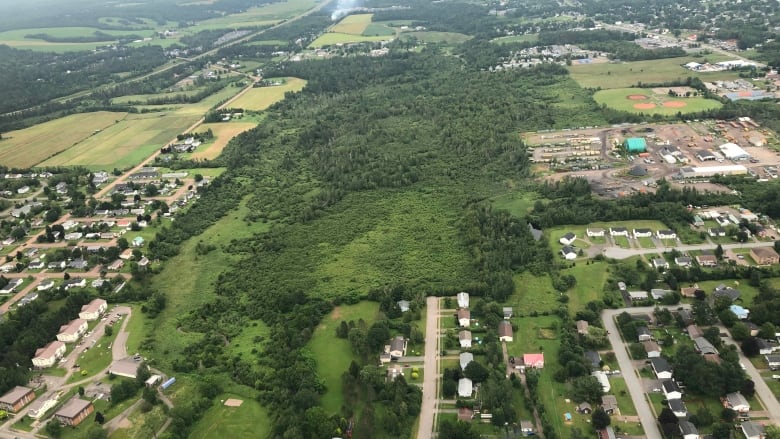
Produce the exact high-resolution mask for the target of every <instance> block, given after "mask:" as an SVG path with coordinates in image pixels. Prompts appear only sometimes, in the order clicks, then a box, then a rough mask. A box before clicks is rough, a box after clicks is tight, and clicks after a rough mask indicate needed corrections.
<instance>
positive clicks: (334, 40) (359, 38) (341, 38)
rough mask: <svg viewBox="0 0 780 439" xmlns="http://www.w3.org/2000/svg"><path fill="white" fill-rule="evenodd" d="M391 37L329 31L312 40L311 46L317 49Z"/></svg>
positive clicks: (383, 39)
mask: <svg viewBox="0 0 780 439" xmlns="http://www.w3.org/2000/svg"><path fill="white" fill-rule="evenodd" d="M389 39H391V38H390V37H386V36H364V35H353V34H342V33H335V32H327V33H324V34H322V35H321V36H320V37H319V38H317V39H316V40H314V41H312V43H311V44H309V47H310V48H313V49H317V48H320V47H325V46H333V45H336V44H348V43H364V42H378V41H387V40H389Z"/></svg>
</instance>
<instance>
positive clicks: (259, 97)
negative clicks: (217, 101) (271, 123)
mask: <svg viewBox="0 0 780 439" xmlns="http://www.w3.org/2000/svg"><path fill="white" fill-rule="evenodd" d="M270 80H273V79H270ZM284 80H285V83H284V84H282V85H275V86H270V87H256V88H253V89H251V90H249V91H248V92H246V93H244V94H243V95H242V96H241V97H240V98H238V99H236V100H235V101H233V103H232V104H230V106H231V107H235V108H243V109H245V110H252V111H263V110H265V109H266V108H268V107H270V106H271V105H273V104H275V103H277V102H279V101H281V100H282V99H284V94H285V93H287V92H288V91H292V92H297V91H301V90H303V87H304V86H305V85H306V81H305V80H303V79H299V78H284Z"/></svg>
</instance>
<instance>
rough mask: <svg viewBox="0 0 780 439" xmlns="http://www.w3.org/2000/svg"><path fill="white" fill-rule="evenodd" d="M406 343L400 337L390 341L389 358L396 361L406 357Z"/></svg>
mask: <svg viewBox="0 0 780 439" xmlns="http://www.w3.org/2000/svg"><path fill="white" fill-rule="evenodd" d="M406 345H407V341H406V339H405V338H403V337H402V336H400V335H399V336H397V337H395V338H393V339H392V340H390V358H391V359H393V360H397V359H399V358H401V357H403V356H405V355H406Z"/></svg>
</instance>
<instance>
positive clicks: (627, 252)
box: [603, 242, 772, 259]
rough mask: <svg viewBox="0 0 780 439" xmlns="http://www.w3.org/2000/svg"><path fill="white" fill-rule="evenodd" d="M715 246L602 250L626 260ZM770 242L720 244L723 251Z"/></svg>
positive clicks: (605, 254) (611, 248)
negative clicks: (671, 251) (673, 250)
mask: <svg viewBox="0 0 780 439" xmlns="http://www.w3.org/2000/svg"><path fill="white" fill-rule="evenodd" d="M716 246H717V244H694V245H683V244H681V245H674V246H669V247H667V248H631V249H628V248H620V247H607V248H606V249H604V250H603V252H604V256H606V257H608V258H613V259H626V258H630V257H631V256H637V255H651V254H659V253H661V252H664V251H669V250H671V249H675V250H677V251H679V252H687V251H690V250H712V249H714V248H715V247H716ZM771 246H772V243H771V242H746V243H744V244H740V243H734V244H722V247H723V249H724V250H726V249H735V248H755V247H771Z"/></svg>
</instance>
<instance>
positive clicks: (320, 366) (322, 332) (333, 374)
mask: <svg viewBox="0 0 780 439" xmlns="http://www.w3.org/2000/svg"><path fill="white" fill-rule="evenodd" d="M378 312H379V304H378V303H376V302H366V301H364V302H360V303H358V304H356V305H341V306H338V307H336V309H334V310H333V311H332V312H331V313H330V315H328V316H326V317H325V318H324V319H323V320H322V322H320V325H319V326H317V329H316V330H315V331H314V335H313V336H312V338H311V340H310V341H309V343H308V345H307V346H308V349H309V350H311V352H312V355H313V357H314V358H315V359H316V360H317V375H319V377H320V379H321V380H322V381H323V382H324V383H327V384H326V385H327V391H326V392H325V394H324V395H323V396H322V400H321V405H322V407H323V408H324V409H325V410H326V411H327V412H328V413H339V412H340V411H341V406H342V404H343V403H344V392H343V389H342V388H341V375H342V374H344V372H346V371H347V369H348V368H349V364H350V362H352V359H353V354H352V348H351V347H350V344H349V340H345V339H341V338H336V327H337V326H338V325H339V324H341V322H342V321H345V322H348V321H350V320H354V321H355V322H357V321H358V320H360V319H363V320H364V321H365V322H366V324H368V325H369V326H370V325H371V324H372V323H373V322H374V320H375V319H376V316H377V313H378Z"/></svg>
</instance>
